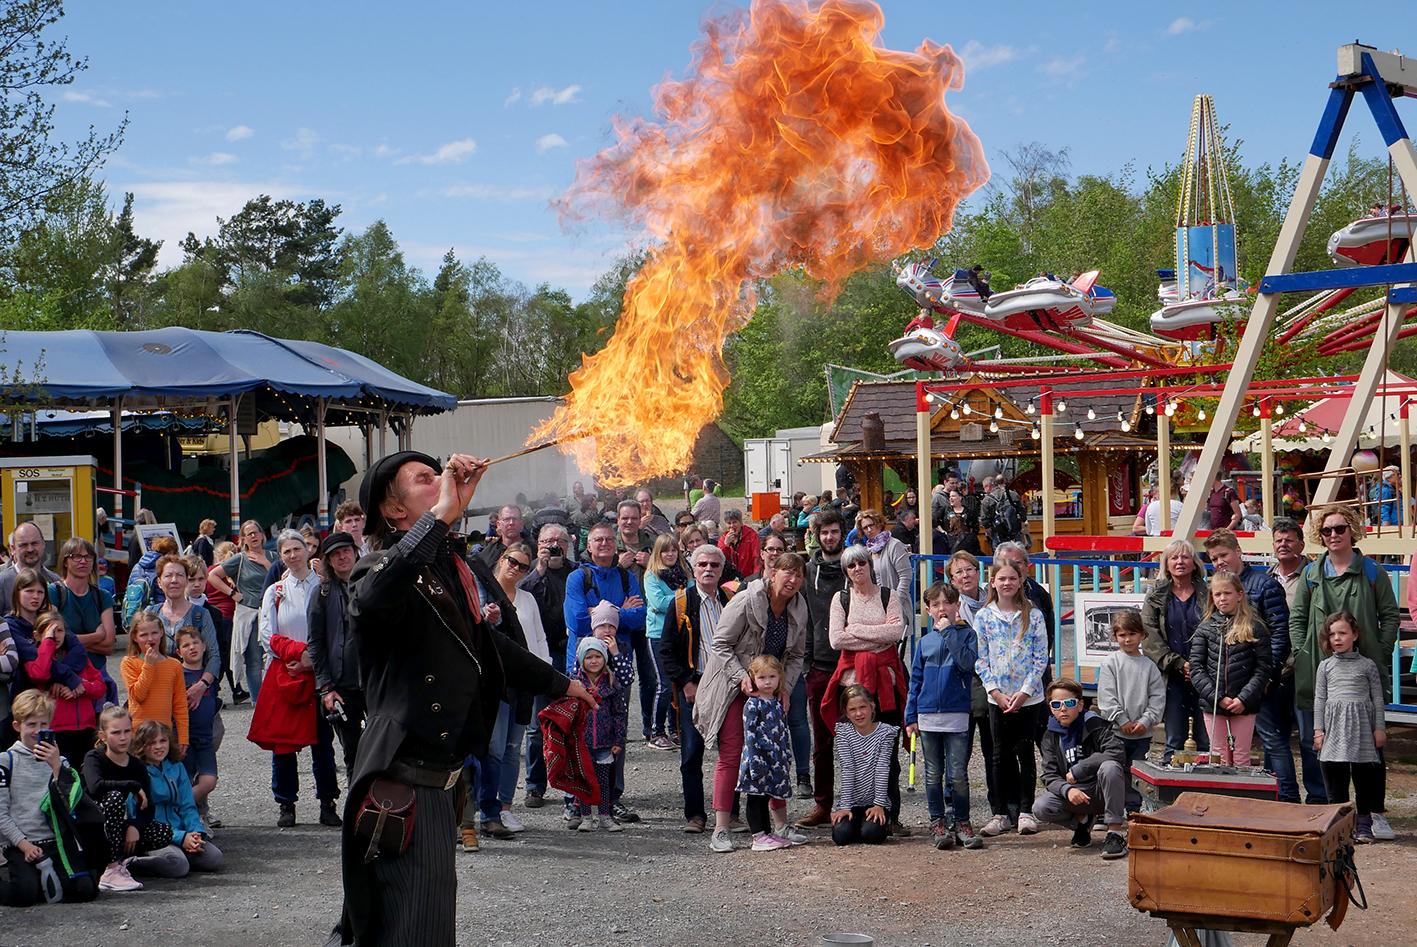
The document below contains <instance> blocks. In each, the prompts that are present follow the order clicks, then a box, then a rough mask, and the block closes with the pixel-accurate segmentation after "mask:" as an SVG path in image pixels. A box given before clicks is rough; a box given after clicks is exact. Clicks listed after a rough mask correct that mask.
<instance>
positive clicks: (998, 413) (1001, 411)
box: [994, 407, 1004, 418]
mask: <svg viewBox="0 0 1417 947" xmlns="http://www.w3.org/2000/svg"><path fill="white" fill-rule="evenodd" d="M1003 416H1004V409H1003V408H997V407H996V408H995V409H994V417H996V418H1002V417H1003Z"/></svg>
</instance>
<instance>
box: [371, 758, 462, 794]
mask: <svg viewBox="0 0 1417 947" xmlns="http://www.w3.org/2000/svg"><path fill="white" fill-rule="evenodd" d="M387 772H388V774H389V775H390V776H392V777H393V778H394V779H397V780H398V781H399V782H401V783H407V784H409V785H410V786H429V787H431V788H433V789H443V790H448V789H452V788H453V787H454V786H456V785H457V782H458V778H459V777H461V776H462V770H460V769H454V770H446V769H429V768H428V767H426V766H419V765H418V764H416V763H409V762H405V761H404V760H394V761H393V762H392V763H390V764H389V768H388V771H387Z"/></svg>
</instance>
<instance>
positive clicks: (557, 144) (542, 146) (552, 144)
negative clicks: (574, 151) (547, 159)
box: [536, 132, 566, 154]
mask: <svg viewBox="0 0 1417 947" xmlns="http://www.w3.org/2000/svg"><path fill="white" fill-rule="evenodd" d="M564 147H566V139H564V138H562V137H561V136H560V135H558V134H556V133H555V132H552V133H551V134H549V135H542V136H541V137H540V138H538V139H536V150H537V153H539V154H545V153H546V152H548V151H550V150H551V149H552V148H564Z"/></svg>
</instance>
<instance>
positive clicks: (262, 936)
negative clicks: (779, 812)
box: [0, 705, 1417, 947]
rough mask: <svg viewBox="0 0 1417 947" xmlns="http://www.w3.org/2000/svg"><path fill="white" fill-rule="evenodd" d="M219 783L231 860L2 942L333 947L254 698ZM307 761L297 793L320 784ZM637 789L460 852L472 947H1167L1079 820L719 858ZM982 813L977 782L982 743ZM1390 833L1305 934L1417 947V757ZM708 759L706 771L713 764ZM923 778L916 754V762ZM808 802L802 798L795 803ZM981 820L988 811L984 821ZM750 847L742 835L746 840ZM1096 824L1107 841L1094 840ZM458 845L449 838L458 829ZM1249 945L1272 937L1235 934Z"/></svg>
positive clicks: (656, 766) (313, 831)
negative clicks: (607, 810)
mask: <svg viewBox="0 0 1417 947" xmlns="http://www.w3.org/2000/svg"><path fill="white" fill-rule="evenodd" d="M225 715H226V724H227V735H228V736H227V741H226V744H225V745H224V746H223V748H222V755H221V765H222V782H221V785H220V786H219V787H218V789H217V792H216V794H215V795H214V796H213V797H212V798H213V809H214V811H216V812H217V813H218V814H219V815H220V817H221V818H222V819H223V820H224V822H225V827H224V828H223V829H221V830H220V831H219V832H218V833H217V836H216V841H217V843H218V844H219V845H220V846H221V847H222V850H223V851H224V852H225V854H226V870H225V871H224V872H222V873H221V874H218V875H207V876H201V875H193V876H191V877H189V878H187V879H184V880H180V881H170V880H148V881H147V887H146V889H145V890H143V891H141V892H137V893H134V894H127V895H104V896H102V897H101V898H100V899H99V900H98V901H96V902H94V903H91V904H83V905H73V906H63V907H56V908H49V907H45V908H31V909H25V910H6V911H4V912H3V914H0V947H3V945H29V944H34V945H39V944H44V945H53V944H57V943H79V944H103V945H114V947H120V945H128V944H141V945H145V947H156V945H165V944H192V943H202V944H208V945H226V944H232V945H243V947H248V945H287V944H288V945H306V944H319V943H323V940H324V935H325V932H326V931H328V930H329V927H330V925H331V924H332V923H333V922H334V920H335V918H336V916H337V913H338V907H339V899H340V882H339V869H338V849H339V833H338V831H337V830H335V829H330V828H325V827H322V826H320V825H318V824H316V823H314V818H315V814H316V807H315V802H314V800H313V798H312V797H310V796H309V795H307V796H306V797H305V801H302V802H301V803H300V804H299V806H298V807H297V817H298V819H299V824H298V825H297V826H296V827H295V828H294V829H277V828H276V827H275V817H276V807H275V804H274V803H273V802H272V801H271V798H270V791H269V783H270V763H269V759H270V757H269V754H266V753H263V752H262V751H260V750H259V749H257V748H256V747H255V746H254V745H252V744H250V743H248V742H247V741H246V740H244V739H243V738H242V737H243V735H244V733H245V732H246V729H247V727H248V726H249V724H250V717H251V711H250V709H249V705H246V706H243V707H240V708H235V709H228V710H227V711H226V712H225ZM306 760H308V754H306V755H305V758H304V759H302V764H301V767H302V772H301V781H302V786H303V788H304V791H305V792H306V793H307V794H309V793H311V792H312V791H313V782H312V780H311V777H310V773H309V764H308V762H307V761H306ZM628 761H629V763H628V774H627V786H628V798H629V801H631V802H632V803H633V804H634V805H635V806H636V807H637V808H638V809H639V811H640V812H641V813H642V814H643V816H644V817H645V821H644V822H642V823H641V824H639V825H635V826H630V827H629V828H628V829H627V830H626V831H625V832H624V833H621V834H619V835H608V834H603V833H601V834H596V835H583V834H580V833H570V832H567V831H566V830H565V827H564V823H563V822H562V821H561V810H560V807H559V806H548V807H546V808H542V809H539V810H525V809H522V808H521V806H520V797H519V798H518V806H517V811H518V814H519V815H520V816H521V817H522V818H523V819H524V820H525V821H526V822H527V823H528V824H529V826H530V828H529V831H527V832H526V833H525V834H523V835H521V836H520V837H519V838H518V839H516V840H514V841H507V842H498V841H495V840H484V841H483V844H482V851H481V852H479V853H477V854H462V853H458V854H457V856H456V857H457V864H458V891H457V897H458V902H459V924H458V930H459V944H465V945H538V947H540V945H557V947H560V945H567V947H573V945H585V947H603V945H604V944H606V943H616V944H636V945H638V944H663V943H677V944H686V945H691V944H761V943H769V942H771V943H776V944H783V945H815V944H817V943H819V941H820V937H821V935H822V934H824V933H828V932H832V931H858V932H862V933H867V934H870V935H872V936H874V937H875V938H876V943H878V944H920V945H928V944H934V945H943V944H959V943H964V944H982V945H995V944H997V945H1016V944H1020V943H1031V942H1040V941H1047V942H1058V941H1061V940H1063V939H1067V940H1072V941H1073V942H1075V943H1079V944H1098V943H1113V944H1157V945H1160V944H1163V943H1165V941H1166V930H1165V927H1164V925H1163V924H1162V923H1161V922H1160V921H1157V920H1154V919H1151V918H1149V917H1147V916H1145V915H1142V914H1139V913H1138V912H1136V911H1134V910H1133V909H1132V908H1131V907H1130V906H1129V905H1128V904H1127V901H1126V888H1127V868H1126V864H1127V863H1126V861H1124V860H1122V861H1115V862H1104V861H1102V860H1101V859H1100V858H1099V857H1098V856H1097V854H1096V848H1094V849H1092V850H1091V851H1087V852H1078V851H1073V850H1070V849H1068V847H1067V841H1068V833H1067V832H1065V831H1064V830H1061V829H1056V830H1045V831H1044V832H1042V833H1040V834H1039V835H1037V836H1033V837H1027V838H1026V837H1022V836H1017V835H1013V836H1008V837H1004V838H1002V839H997V840H991V841H990V842H989V844H988V847H987V848H985V849H984V850H982V851H973V852H966V851H963V850H955V851H952V852H937V851H935V850H934V849H933V848H931V847H930V846H929V844H928V843H926V842H925V841H924V840H923V839H922V838H921V831H922V829H923V826H924V824H925V821H926V819H925V801H924V794H923V792H916V793H913V794H910V793H907V794H905V796H904V799H905V806H904V809H905V811H904V813H903V819H904V821H905V822H906V824H907V825H910V826H912V827H914V828H915V829H916V831H915V834H914V835H913V836H912V837H911V838H908V839H904V840H893V841H892V842H889V843H887V844H886V845H885V846H882V847H880V848H876V849H868V848H865V847H860V846H858V847H854V848H851V849H845V850H842V849H836V848H835V847H834V846H832V844H831V842H830V838H829V836H828V835H827V833H825V832H824V831H823V830H816V832H815V838H814V839H813V841H812V843H811V844H810V845H807V846H805V847H801V848H797V849H794V850H791V851H787V852H773V853H759V854H755V853H752V852H749V851H738V852H735V853H733V854H731V855H715V854H713V853H711V852H709V851H708V836H707V835H700V836H694V835H685V834H684V833H683V832H681V831H680V825H681V820H680V815H679V792H678V785H679V782H678V766H677V764H678V757H677V755H676V754H671V753H663V752H656V751H653V750H650V749H648V748H647V747H646V746H645V744H643V743H638V742H636V743H632V744H631V745H630V747H629V757H628ZM973 763H974V765H973V766H972V767H971V780H972V783H973V786H974V788H975V791H974V794H973V798H974V799H975V805H976V807H979V802H980V801H981V800H982V798H983V775H982V771H981V769H980V765H979V758H978V754H977V753H976V754H975V758H974V760H973ZM1395 768H1398V769H1400V770H1401V772H1398V773H1394V774H1393V775H1394V779H1393V791H1392V792H1391V793H1390V798H1391V799H1392V800H1393V803H1392V804H1393V809H1394V813H1393V814H1394V816H1396V817H1395V818H1394V819H1393V821H1394V823H1395V824H1396V825H1397V826H1398V829H1399V831H1400V832H1401V833H1402V838H1401V840H1400V841H1399V842H1397V843H1396V844H1381V845H1373V846H1366V847H1363V848H1360V849H1359V868H1360V871H1361V872H1362V874H1363V877H1364V881H1365V883H1366V885H1367V890H1368V894H1369V897H1370V899H1371V901H1372V903H1373V908H1372V910H1370V911H1367V912H1357V911H1354V912H1351V913H1350V915H1349V919H1348V921H1347V923H1346V924H1345V925H1344V927H1343V929H1342V932H1341V934H1334V933H1332V932H1330V931H1329V930H1328V929H1327V928H1326V927H1316V928H1313V929H1311V930H1309V931H1304V932H1301V933H1300V934H1299V936H1298V937H1297V938H1296V943H1301V944H1369V943H1371V944H1379V943H1381V944H1391V943H1404V942H1405V943H1413V942H1417V921H1414V920H1413V919H1412V915H1411V911H1410V910H1409V909H1408V908H1407V906H1410V903H1411V901H1410V898H1411V892H1410V881H1409V879H1410V874H1411V871H1412V866H1413V864H1414V863H1417V862H1414V852H1417V797H1414V795H1413V788H1414V779H1413V776H1412V769H1413V768H1412V767H1411V766H1402V767H1400V768H1399V767H1395ZM711 770H712V762H711V760H710V763H709V765H708V766H707V767H706V771H708V772H710V773H711ZM922 775H923V767H922ZM809 805H810V803H807V802H793V803H792V812H793V814H794V816H795V815H799V814H801V813H803V812H805V811H806V808H807V807H808V806H809ZM982 821H983V820H982V819H976V825H978V824H980V823H981V822H982ZM735 838H736V839H737V840H738V841H739V842H740V844H741V843H743V842H744V841H745V839H746V836H735ZM1100 838H1101V836H1100V835H1099V836H1096V837H1095V841H1097V842H1100ZM449 844H452V840H449ZM1236 943H1237V944H1259V943H1262V941H1261V940H1260V939H1259V938H1257V937H1236Z"/></svg>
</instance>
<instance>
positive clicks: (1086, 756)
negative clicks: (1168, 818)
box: [1033, 678, 1127, 859]
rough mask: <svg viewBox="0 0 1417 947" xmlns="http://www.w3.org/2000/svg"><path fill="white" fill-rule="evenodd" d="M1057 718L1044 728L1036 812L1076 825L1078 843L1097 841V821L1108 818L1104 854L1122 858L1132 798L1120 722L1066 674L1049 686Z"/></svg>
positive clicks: (1044, 819)
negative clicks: (1086, 699)
mask: <svg viewBox="0 0 1417 947" xmlns="http://www.w3.org/2000/svg"><path fill="white" fill-rule="evenodd" d="M1048 709H1049V710H1050V711H1051V712H1052V714H1053V719H1051V720H1049V721H1048V728H1047V729H1046V730H1045V731H1044V732H1043V742H1042V744H1041V745H1040V749H1041V750H1042V753H1043V786H1044V790H1045V791H1044V792H1042V793H1040V794H1039V795H1038V797H1037V798H1036V799H1035V800H1034V802H1033V817H1034V818H1035V819H1037V820H1038V821H1039V822H1053V823H1056V824H1058V825H1065V826H1070V827H1072V829H1073V839H1072V845H1073V847H1074V848H1086V847H1087V846H1088V845H1090V844H1092V824H1093V823H1094V822H1095V821H1096V820H1097V816H1099V815H1101V816H1102V817H1103V818H1104V819H1106V821H1107V838H1106V839H1105V840H1104V841H1103V843H1102V857H1103V858H1106V859H1113V858H1122V857H1123V856H1125V855H1126V854H1127V839H1126V837H1125V836H1124V835H1123V834H1122V829H1123V825H1122V820H1123V819H1124V818H1125V816H1124V806H1125V804H1126V798H1127V750H1126V747H1125V746H1124V745H1123V743H1122V737H1121V735H1120V734H1119V733H1118V732H1117V728H1116V727H1115V726H1114V725H1113V724H1112V723H1111V722H1110V721H1108V720H1107V719H1106V718H1105V717H1103V716H1101V715H1100V714H1095V713H1093V712H1092V711H1090V710H1087V709H1086V708H1085V707H1084V706H1083V702H1082V685H1080V684H1079V683H1078V682H1077V681H1074V680H1070V679H1068V678H1060V679H1059V680H1056V681H1054V682H1053V683H1052V684H1050V685H1049V686H1048Z"/></svg>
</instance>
